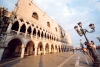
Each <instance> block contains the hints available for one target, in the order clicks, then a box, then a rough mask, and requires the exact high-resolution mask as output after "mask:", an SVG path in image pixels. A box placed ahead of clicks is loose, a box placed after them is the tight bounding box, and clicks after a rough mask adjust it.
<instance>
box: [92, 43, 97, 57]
mask: <svg viewBox="0 0 100 67" xmlns="http://www.w3.org/2000/svg"><path fill="white" fill-rule="evenodd" d="M91 47H92V49H93V50H94V52H95V53H96V55H98V52H97V49H96V45H95V44H94V42H93V41H91Z"/></svg>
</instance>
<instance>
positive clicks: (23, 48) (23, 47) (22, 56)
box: [21, 44, 25, 58]
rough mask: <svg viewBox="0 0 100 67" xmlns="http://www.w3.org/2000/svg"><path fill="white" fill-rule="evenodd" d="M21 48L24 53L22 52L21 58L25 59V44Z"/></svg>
mask: <svg viewBox="0 0 100 67" xmlns="http://www.w3.org/2000/svg"><path fill="white" fill-rule="evenodd" d="M21 48H22V51H21V58H24V50H25V46H24V44H22V46H21Z"/></svg>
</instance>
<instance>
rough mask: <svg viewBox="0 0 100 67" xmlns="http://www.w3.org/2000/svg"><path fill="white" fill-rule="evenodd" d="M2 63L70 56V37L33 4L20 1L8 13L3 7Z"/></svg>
mask: <svg viewBox="0 0 100 67" xmlns="http://www.w3.org/2000/svg"><path fill="white" fill-rule="evenodd" d="M0 23H2V24H0V59H5V58H12V57H21V58H23V57H24V56H29V55H35V56H36V55H38V54H46V53H56V52H66V51H68V50H70V49H72V48H73V46H72V41H71V38H70V35H69V34H68V33H67V32H66V31H65V30H64V29H63V28H62V27H61V26H60V25H59V24H57V23H56V22H54V21H53V20H52V19H51V18H50V17H49V16H48V15H46V13H45V12H43V11H42V10H41V9H39V8H38V7H37V6H36V5H35V4H33V3H32V1H31V0H18V2H17V4H16V6H15V9H14V10H13V11H12V12H8V11H7V10H6V9H4V8H3V7H0Z"/></svg>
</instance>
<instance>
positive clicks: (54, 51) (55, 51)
mask: <svg viewBox="0 0 100 67" xmlns="http://www.w3.org/2000/svg"><path fill="white" fill-rule="evenodd" d="M55 52H56V50H55V45H54V53H55Z"/></svg>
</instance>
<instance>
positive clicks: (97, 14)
mask: <svg viewBox="0 0 100 67" xmlns="http://www.w3.org/2000/svg"><path fill="white" fill-rule="evenodd" d="M16 3H17V0H0V6H4V7H5V8H8V10H9V11H12V10H13V9H14V7H15V4H16ZM33 3H34V4H36V5H37V6H38V7H39V8H40V9H41V10H43V11H44V12H46V14H47V15H48V16H49V17H50V18H52V19H53V20H54V21H55V22H56V23H59V24H60V25H61V26H62V27H63V28H64V29H65V30H66V31H67V32H68V33H69V34H70V36H71V39H72V43H73V46H74V47H78V46H80V39H82V41H83V42H84V41H85V38H84V36H82V37H80V36H79V35H78V34H77V32H76V31H75V30H74V26H76V25H77V23H78V22H82V25H83V28H84V29H87V30H91V29H90V28H89V24H90V23H93V24H94V25H95V32H94V33H87V34H86V35H87V37H88V39H89V40H93V41H94V42H95V44H96V45H100V42H99V41H98V40H97V38H96V36H99V37H100V0H33Z"/></svg>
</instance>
